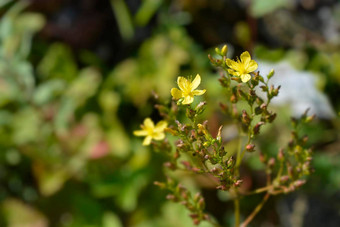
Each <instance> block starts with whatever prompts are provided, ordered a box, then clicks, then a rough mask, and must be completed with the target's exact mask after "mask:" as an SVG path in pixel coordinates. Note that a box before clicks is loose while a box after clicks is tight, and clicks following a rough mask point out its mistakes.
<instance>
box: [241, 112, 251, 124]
mask: <svg viewBox="0 0 340 227" xmlns="http://www.w3.org/2000/svg"><path fill="white" fill-rule="evenodd" d="M250 121H251V119H250V117H249V115H248V113H247V111H245V110H242V122H243V123H244V124H245V125H249V124H250Z"/></svg>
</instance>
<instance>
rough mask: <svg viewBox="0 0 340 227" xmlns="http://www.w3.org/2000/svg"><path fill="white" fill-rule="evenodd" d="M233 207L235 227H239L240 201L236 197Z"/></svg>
mask: <svg viewBox="0 0 340 227" xmlns="http://www.w3.org/2000/svg"><path fill="white" fill-rule="evenodd" d="M234 206H235V213H234V215H235V227H239V226H240V199H239V198H238V196H237V195H236V197H235V199H234Z"/></svg>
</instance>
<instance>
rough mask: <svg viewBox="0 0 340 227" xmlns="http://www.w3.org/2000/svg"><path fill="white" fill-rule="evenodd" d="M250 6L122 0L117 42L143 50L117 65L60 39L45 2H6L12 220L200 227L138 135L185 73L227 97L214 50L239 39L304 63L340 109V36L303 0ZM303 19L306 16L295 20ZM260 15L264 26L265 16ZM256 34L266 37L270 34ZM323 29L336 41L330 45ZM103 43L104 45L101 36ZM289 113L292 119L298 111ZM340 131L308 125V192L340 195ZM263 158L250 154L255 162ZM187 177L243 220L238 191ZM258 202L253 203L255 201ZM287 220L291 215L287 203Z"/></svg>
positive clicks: (4, 181) (1, 160)
mask: <svg viewBox="0 0 340 227" xmlns="http://www.w3.org/2000/svg"><path fill="white" fill-rule="evenodd" d="M51 2H52V1H51ZM56 2H58V1H53V4H52V3H51V6H53V5H55V4H57V3H56ZM84 2H85V1H84ZM138 2H140V3H139V4H138ZM247 2H248V1H225V2H224V1H207V0H202V1H197V2H196V1H192V0H191V1H190V0H176V1H161V0H159V1H157V0H145V1H123V0H111V1H110V4H111V7H112V11H113V12H114V16H115V21H116V22H117V24H119V25H118V31H117V32H116V33H114V36H115V37H116V36H117V37H118V36H119V35H118V33H119V34H120V36H121V37H122V40H120V41H119V42H120V44H121V48H126V46H127V45H128V44H131V45H130V46H129V52H128V54H129V56H123V57H121V58H119V62H115V64H114V65H109V64H107V62H105V59H104V60H103V59H102V58H101V56H102V55H100V54H98V52H96V50H95V51H93V52H92V50H82V51H75V49H76V48H74V46H72V45H71V44H70V42H69V43H67V42H66V41H65V39H51V38H50V37H49V36H47V35H46V33H48V32H46V27H47V28H49V29H50V28H51V26H50V21H51V20H53V19H54V18H56V16H55V15H54V16H51V15H49V16H47V17H44V16H43V15H42V14H41V13H38V12H36V11H39V10H36V11H32V10H29V8H27V7H29V5H28V3H27V2H26V1H10V0H8V1H6V0H3V1H0V7H1V9H0V16H1V18H0V149H1V150H0V210H1V212H0V226H11V227H13V226H14V227H15V226H42V227H44V226H104V227H120V226H142V227H144V226H145V227H146V226H168V227H172V226H177V227H181V226H183V227H187V226H191V219H190V218H189V217H188V213H186V212H185V211H184V210H183V208H182V207H180V206H177V205H176V204H172V203H170V202H168V201H165V200H164V199H163V198H164V194H163V192H161V191H159V190H158V189H157V187H155V186H153V185H152V182H153V181H154V180H159V179H161V178H163V174H162V163H163V161H164V157H163V154H161V153H155V152H151V151H150V150H148V149H146V148H145V147H143V146H142V145H141V141H140V139H138V138H135V137H133V136H132V133H131V132H132V130H134V129H136V128H138V124H139V123H140V122H141V121H142V119H144V118H145V117H146V116H149V115H151V116H152V117H153V118H155V119H157V118H160V116H159V115H158V114H157V113H156V112H154V111H153V105H154V104H155V103H157V102H168V101H170V92H169V91H170V88H171V87H172V86H173V84H174V82H175V80H176V78H177V76H179V75H191V74H193V73H199V74H201V75H202V76H206V77H207V78H206V79H205V82H204V83H206V84H205V85H204V86H205V87H206V88H207V90H208V91H209V96H208V97H207V99H208V101H209V102H216V103H217V102H218V100H219V99H221V97H220V92H219V89H217V88H216V87H214V84H213V83H212V82H211V81H212V80H215V78H216V76H210V75H212V74H214V73H215V72H212V69H211V67H210V66H209V63H208V59H207V57H206V53H205V51H204V50H205V49H209V48H210V47H212V46H215V45H219V44H220V43H222V42H226V41H228V42H231V43H230V44H228V46H229V47H230V49H234V52H235V53H238V52H240V51H241V49H243V48H247V49H249V48H252V47H256V49H255V53H256V56H257V57H258V58H259V59H263V60H270V61H274V63H279V62H280V61H282V60H284V59H291V60H290V61H291V62H293V63H294V64H293V65H295V66H297V68H298V69H299V70H309V71H313V72H316V74H317V76H318V77H319V78H320V81H321V82H320V84H321V85H320V86H319V88H320V89H321V90H323V92H324V93H326V94H327V95H328V96H329V98H330V100H331V103H332V106H333V107H334V109H335V112H336V113H339V111H340V102H339V99H338V98H337V96H338V94H339V86H340V77H339V75H340V68H339V64H338V61H339V58H340V54H339V53H340V50H339V40H338V39H337V38H336V37H337V36H336V35H335V36H334V35H333V36H330V35H327V34H329V33H322V32H320V34H321V35H316V34H315V32H314V31H313V28H312V29H306V27H305V24H304V23H305V21H310V20H308V18H309V17H308V14H307V13H305V12H304V14H301V15H302V16H300V17H297V16H296V15H295V13H294V12H295V11H296V10H298V7H301V6H299V5H297V3H296V1H263V0H257V1H253V3H252V4H250V5H248V4H247ZM289 2H292V3H291V4H290V3H289ZM303 2H306V1H303ZM313 2H314V1H313ZM31 3H32V4H33V3H34V4H36V5H39V4H40V5H43V4H44V3H43V1H38V0H36V1H33V0H32V1H31ZM60 4H61V3H60ZM79 4H80V3H79ZM84 4H85V3H84ZM136 4H137V5H136ZM223 4H224V5H223ZM334 4H335V3H334ZM220 6H221V7H220ZM249 7H250V8H249ZM302 8H303V9H304V6H303V7H302ZM221 9H222V10H221ZM331 9H332V11H331V12H330V13H329V14H327V12H326V13H325V15H326V16H327V15H330V16H329V17H325V18H326V19H325V20H328V21H329V22H330V23H329V25H333V24H334V23H335V25H334V26H335V27H337V26H338V24H339V15H340V14H339V4H338V3H336V4H335V6H334V7H332V8H331ZM228 10H229V11H228ZM230 11H231V12H230ZM65 12H69V11H67V10H64V11H62V12H59V13H60V14H62V13H64V14H63V16H65V14H66V16H67V15H69V14H67V13H65ZM226 12H229V13H226ZM235 12H237V13H236V14H235ZM239 12H241V13H239ZM248 13H249V14H248ZM55 14H58V12H55ZM292 14H294V16H296V18H297V20H296V23H295V21H294V20H293V21H294V23H292V22H291V20H288V19H287V18H293V17H292V16H291V15H292ZM305 15H307V16H305ZM110 16H111V15H110ZM51 18H52V19H51ZM63 18H65V17H63ZM124 18H129V19H128V20H125V19H124ZM207 18H210V19H207ZM216 18H218V19H216ZM228 18H230V20H228ZM294 18H295V17H294ZM301 18H302V19H301ZM306 18H307V19H306ZM327 18H330V19H327ZM257 19H258V20H260V22H261V23H256V22H254V20H257ZM286 19H287V20H288V21H287V20H286ZM61 21H62V20H61ZM66 21H67V20H66ZM272 21H274V22H275V27H271V26H273V23H274V22H272ZM127 22H128V23H130V24H128V25H127V24H126V23H127ZM254 23H255V24H256V25H259V26H260V25H261V24H262V25H263V27H264V28H263V27H262V28H261V27H260V28H258V27H256V25H254ZM85 25H87V24H86V23H85ZM91 26H92V24H91ZM112 26H115V25H112ZM280 26H281V27H280ZM85 27H86V26H85ZM98 27H100V26H98ZM322 27H323V26H319V27H318V28H319V29H321V28H322ZM81 28H82V29H83V30H84V32H86V29H84V27H81ZM44 29H45V30H44ZM68 29H70V30H73V28H68ZM105 29H107V28H105ZM105 29H103V30H105ZM110 29H111V28H109V29H107V30H110ZM119 29H120V30H119ZM124 29H125V30H124ZM143 29H144V30H143ZM329 29H330V30H331V29H332V27H329ZM56 30H57V29H56ZM74 30H76V27H74ZM311 30H312V31H313V32H310V31H311ZM39 31H42V32H41V33H39V35H38V37H37V36H36V34H37V33H38V32H39ZM145 31H147V32H145ZM150 31H152V32H150ZM256 31H258V33H259V34H260V35H259V36H258V37H260V38H261V37H262V39H260V40H258V41H255V39H256V37H257V36H256ZM287 31H289V32H287ZM331 31H333V30H331ZM105 32H106V31H105ZM105 32H104V33H105ZM107 32H108V31H107ZM138 32H140V33H138ZM280 32H281V33H280ZM145 33H146V35H145ZM263 33H264V34H265V35H263ZM282 33H283V34H282ZM68 34H69V33H67V34H66V35H68ZM85 34H87V33H85ZM138 34H139V36H138ZM140 34H142V35H140ZM325 34H326V35H325ZM332 34H333V33H332ZM64 35H65V34H64ZM322 35H323V37H333V38H332V39H330V38H329V39H326V38H324V39H321V38H320V36H321V37H322ZM46 36H47V38H46ZM34 37H36V38H34ZM80 37H81V38H84V39H85V38H86V37H85V35H84V37H83V36H82V35H81V36H80ZM136 37H137V38H136ZM138 37H139V38H138ZM140 37H142V38H140ZM192 37H193V38H192ZM301 37H302V38H301ZM334 37H335V38H334ZM78 38H79V37H78ZM100 39H101V38H97V39H93V40H97V42H98V43H99V42H100V41H98V40H100ZM136 40H137V41H136ZM320 40H321V41H320ZM261 43H262V45H261V46H260V45H259V44H261ZM268 43H269V44H268ZM273 43H274V44H275V45H272V44H273ZM267 44H268V45H267ZM272 46H274V47H279V48H274V49H273V48H272ZM34 51H35V52H34ZM110 51H111V50H110ZM208 51H209V50H208ZM111 52H112V54H113V55H117V56H119V57H120V55H119V54H117V53H116V52H114V51H111ZM98 56H100V57H98ZM104 56H105V55H104ZM115 59H117V58H115ZM215 74H216V73H215ZM278 76H280V75H278ZM152 91H154V92H155V93H156V94H157V95H156V96H155V95H153V94H152ZM277 108H279V110H280V112H282V113H283V114H287V115H288V114H289V111H288V109H287V108H286V106H284V107H277ZM207 114H208V115H209V116H207V117H209V118H210V119H214V120H215V121H214V120H210V122H212V123H213V124H214V122H215V123H216V122H217V121H222V122H224V123H227V121H225V120H223V119H221V116H219V115H216V114H215V111H214V110H208V111H207ZM278 121H280V119H278ZM216 125H217V123H216ZM287 125H288V123H287V122H284V121H283V120H281V124H280V125H279V126H277V127H278V128H277V129H276V130H277V132H278V133H277V135H280V132H281V131H287V130H288V127H287ZM339 127H340V125H339V117H338V116H337V118H336V119H322V120H320V121H319V122H317V123H315V125H313V126H312V127H311V128H308V129H306V130H308V132H309V133H308V134H311V135H312V136H311V140H310V143H311V144H314V145H315V153H316V154H315V156H316V158H315V160H314V167H315V173H314V175H313V176H311V179H310V182H311V183H310V184H308V185H307V186H306V187H305V189H304V191H303V192H304V193H306V194H307V195H311V196H313V195H314V196H315V195H317V196H319V195H321V197H322V198H327V199H329V198H337V197H336V195H338V193H339V187H340V185H339V182H340V181H339V174H340V167H339V164H338V163H339V147H340V146H339ZM210 128H212V127H210ZM216 130H217V129H216ZM230 134H231V135H232V130H231V133H230ZM283 134H284V133H283ZM273 136H276V135H273V134H266V135H265V136H263V139H262V140H261V144H259V145H258V146H259V147H261V149H263V150H268V152H270V148H271V147H278V146H279V144H282V143H284V142H286V138H282V137H280V136H279V137H277V140H276V139H274V138H273ZM256 163H258V162H257V161H256V160H251V159H249V164H248V165H249V166H251V165H256ZM249 166H244V169H245V170H244V171H245V172H246V173H249V176H250V178H249V182H250V183H253V184H256V182H257V180H258V179H261V176H259V175H257V174H256V171H255V172H250V171H247V170H248V168H249ZM182 177H183V178H184V179H187V178H188V176H182ZM252 178H254V179H255V180H254V179H252ZM256 179H257V180H256ZM187 182H188V184H189V185H191V187H192V188H194V189H195V190H202V191H203V194H208V195H210V201H209V202H207V208H208V212H215V213H216V214H217V217H218V218H220V219H221V220H223V222H224V223H232V217H231V216H230V215H229V214H230V210H231V209H232V207H231V206H230V204H229V203H228V195H224V197H223V196H221V195H211V192H210V189H209V187H211V185H209V183H207V181H205V180H202V179H199V180H196V179H188V180H187ZM313 185H316V186H313ZM221 198H222V199H221ZM256 199H257V198H254V201H255V200H256ZM254 201H252V200H249V201H248V202H249V204H250V205H249V206H250V207H251V205H252V204H253V203H254V204H255V203H256V202H254ZM275 204H276V205H277V204H278V203H275V201H273V202H272V204H269V205H268V207H273V206H275ZM334 204H335V205H334ZM241 205H242V206H243V207H245V208H247V204H241ZM271 205H273V206H271ZM331 205H334V206H336V205H339V200H338V199H337V200H336V199H333V200H332V203H331ZM216 207H217V208H216ZM311 209H316V208H315V206H313V207H312V208H311ZM272 212H275V211H274V210H273V209H272V208H270V209H267V210H266V212H265V213H264V214H263V216H262V217H259V219H258V221H257V222H255V225H256V224H258V225H260V224H261V223H265V222H267V223H268V221H272V222H273V223H275V224H278V223H279V222H280V221H279V219H280V217H277V218H274V219H275V220H273V219H269V218H268V217H269V216H270V214H272ZM275 215H276V216H279V215H280V214H278V211H276V213H275ZM275 215H274V216H275ZM174 217H176V218H174ZM333 219H335V220H339V216H335V217H333ZM316 223H317V222H316ZM338 223H339V222H338ZM201 226H207V223H202V224H201Z"/></svg>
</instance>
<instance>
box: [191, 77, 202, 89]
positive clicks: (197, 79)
mask: <svg viewBox="0 0 340 227" xmlns="http://www.w3.org/2000/svg"><path fill="white" fill-rule="evenodd" d="M200 83H201V77H200V75H199V74H197V75H196V77H195V79H194V80H193V81H192V83H191V90H195V89H196V88H197V87H198V86H199V85H200Z"/></svg>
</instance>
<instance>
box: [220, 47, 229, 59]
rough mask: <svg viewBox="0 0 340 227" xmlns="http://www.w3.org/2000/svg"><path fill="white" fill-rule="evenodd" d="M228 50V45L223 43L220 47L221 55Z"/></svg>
mask: <svg viewBox="0 0 340 227" xmlns="http://www.w3.org/2000/svg"><path fill="white" fill-rule="evenodd" d="M227 52H228V46H227V45H224V46H223V47H222V49H221V55H222V56H225V55H226V54H227Z"/></svg>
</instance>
